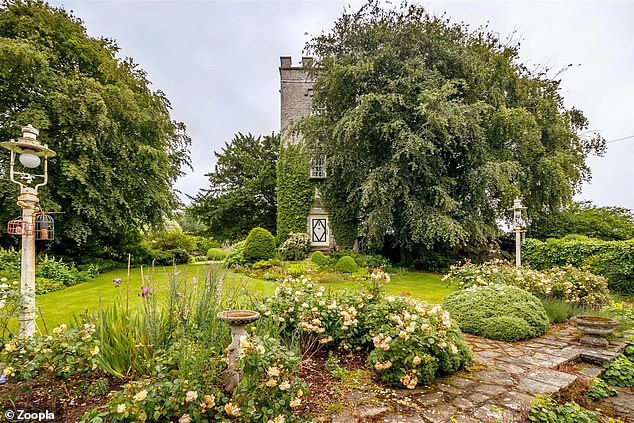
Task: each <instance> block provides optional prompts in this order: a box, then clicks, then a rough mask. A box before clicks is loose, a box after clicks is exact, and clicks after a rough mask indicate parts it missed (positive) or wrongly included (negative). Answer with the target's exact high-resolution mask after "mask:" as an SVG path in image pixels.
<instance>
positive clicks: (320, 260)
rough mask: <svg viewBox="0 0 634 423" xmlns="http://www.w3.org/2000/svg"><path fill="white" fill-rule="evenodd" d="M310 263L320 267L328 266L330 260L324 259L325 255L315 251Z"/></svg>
mask: <svg viewBox="0 0 634 423" xmlns="http://www.w3.org/2000/svg"><path fill="white" fill-rule="evenodd" d="M310 261H311V262H313V263H315V264H317V265H319V266H321V267H325V266H328V264H329V263H330V259H329V258H328V257H326V255H325V254H324V253H322V252H321V251H315V252H314V253H313V254H312V255H311V256H310Z"/></svg>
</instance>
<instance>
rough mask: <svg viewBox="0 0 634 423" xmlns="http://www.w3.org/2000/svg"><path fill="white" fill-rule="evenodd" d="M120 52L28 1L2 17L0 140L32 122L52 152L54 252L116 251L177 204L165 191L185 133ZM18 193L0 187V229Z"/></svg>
mask: <svg viewBox="0 0 634 423" xmlns="http://www.w3.org/2000/svg"><path fill="white" fill-rule="evenodd" d="M117 53H118V47H117V45H116V44H115V42H114V41H112V40H108V39H103V38H99V39H97V38H93V37H90V36H89V35H88V34H87V33H86V29H85V28H84V26H83V24H82V22H81V21H80V20H79V19H77V18H74V17H73V16H71V15H70V14H68V13H67V12H66V11H64V10H62V9H58V8H54V7H52V6H49V5H47V4H45V3H42V2H40V1H32V0H24V1H23V0H14V1H5V2H4V3H3V4H2V6H1V8H0V139H2V140H7V139H9V138H15V137H17V136H19V135H20V126H22V125H26V124H29V123H31V124H33V125H34V126H35V127H37V128H39V129H40V130H41V132H40V137H39V139H40V141H41V142H42V143H46V144H48V145H49V147H50V148H52V149H53V150H55V151H56V152H57V154H58V155H57V157H55V158H54V159H52V160H50V166H49V183H48V186H47V187H46V188H44V189H42V190H41V204H42V205H43V208H45V209H46V210H50V211H59V210H61V211H64V212H65V214H63V215H58V216H59V217H57V220H58V226H57V228H58V230H57V231H56V237H57V238H58V239H57V240H56V244H55V245H56V248H57V249H58V250H60V251H64V252H71V251H76V252H77V251H82V252H96V251H103V250H104V249H105V250H108V249H109V248H110V249H114V250H116V249H118V248H119V247H120V246H121V245H122V244H124V243H125V242H127V241H126V240H129V239H130V237H131V236H132V238H134V234H138V232H139V229H140V228H141V227H143V226H145V225H148V226H151V225H154V224H159V223H160V222H162V221H163V218H164V217H165V215H167V214H169V213H171V211H172V210H173V209H174V207H175V206H176V205H177V204H178V199H177V196H176V195H175V193H174V191H173V189H172V185H173V183H174V182H175V180H176V178H177V177H178V176H179V175H181V167H182V166H184V165H188V164H189V157H188V146H189V142H190V140H189V138H188V136H187V135H186V132H185V125H184V124H183V123H180V122H175V121H173V120H172V119H171V118H170V103H169V101H168V99H167V98H166V96H165V94H164V93H162V92H161V91H158V90H156V91H152V90H151V89H150V88H149V85H150V81H149V80H148V79H147V75H146V73H145V72H144V71H143V70H141V69H139V67H138V66H137V65H136V64H135V63H134V62H133V61H132V59H129V58H127V59H123V60H121V59H118V58H117V57H116V55H117ZM0 166H2V168H5V167H7V166H8V154H0ZM16 194H17V188H16V186H15V185H13V184H11V182H9V181H7V178H3V179H2V180H1V181H0V202H1V203H2V212H0V214H1V215H2V219H3V220H8V219H10V218H11V217H15V216H14V215H17V214H19V209H18V208H17V206H16V205H15V198H16ZM78 248H79V250H78Z"/></svg>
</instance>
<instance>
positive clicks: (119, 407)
mask: <svg viewBox="0 0 634 423" xmlns="http://www.w3.org/2000/svg"><path fill="white" fill-rule="evenodd" d="M117 413H119V414H123V413H125V404H119V405H117Z"/></svg>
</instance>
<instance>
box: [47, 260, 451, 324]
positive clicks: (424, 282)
mask: <svg viewBox="0 0 634 423" xmlns="http://www.w3.org/2000/svg"><path fill="white" fill-rule="evenodd" d="M206 268H207V266H206V264H204V263H203V264H201V263H196V264H188V265H182V266H178V268H177V271H178V272H180V273H179V277H181V278H184V280H189V281H191V280H192V278H193V277H197V278H198V279H201V278H203V277H204V273H205V269H206ZM173 272H174V269H173V268H172V267H160V268H155V269H154V271H152V270H151V269H146V268H144V275H147V276H150V279H151V281H152V287H153V288H154V290H155V291H156V292H157V295H160V293H161V292H163V293H164V292H165V291H166V289H165V287H166V286H167V282H168V280H169V279H170V275H171V274H173ZM115 278H121V279H122V280H123V281H124V284H122V285H121V286H120V287H119V288H115V286H114V283H113V280H114V279H115ZM127 279H128V277H127V271H126V270H113V271H111V272H106V273H103V274H101V275H98V276H97V277H96V278H94V279H92V280H90V281H88V282H84V283H81V284H78V285H75V286H71V287H69V288H66V289H64V290H62V291H57V292H51V293H49V294H44V295H39V296H38V297H37V299H36V305H37V307H38V308H39V309H40V310H41V313H42V316H43V318H44V323H45V324H46V326H47V327H48V330H49V331H50V330H51V329H52V328H53V327H55V326H58V325H60V324H62V323H65V322H68V321H70V320H71V318H72V316H73V315H78V314H80V313H82V312H84V311H86V310H88V311H89V312H97V311H98V310H99V300H100V298H101V302H102V306H103V307H104V308H105V307H107V306H108V305H111V304H113V303H114V302H115V301H125V299H126V292H127V289H126V285H125V281H127ZM141 280H142V278H141V269H139V268H137V269H132V271H131V274H130V290H129V297H128V299H129V303H130V306H131V307H137V306H139V305H141V304H142V299H141V298H140V297H139V293H140V287H141ZM323 285H324V286H326V287H329V288H332V289H334V290H356V289H358V287H359V283H357V282H353V281H345V280H342V278H338V281H335V282H328V283H324V284H323ZM275 287H276V283H275V282H272V281H265V280H262V279H253V278H250V277H247V276H244V275H242V274H237V273H233V272H229V271H228V272H227V274H226V282H225V288H227V289H240V290H243V289H244V290H248V291H250V292H254V293H259V294H264V295H271V294H272V293H273V292H274V291H275ZM454 289H455V288H453V287H450V286H447V284H446V283H445V282H442V281H441V276H440V275H437V274H432V273H419V272H407V273H405V274H403V275H401V276H398V275H395V276H393V277H392V280H391V281H390V283H389V284H388V285H387V286H386V290H387V292H388V293H389V294H392V295H411V296H412V297H416V298H420V299H423V300H425V301H427V302H430V303H440V302H441V301H442V299H443V298H444V297H445V296H446V295H447V294H449V293H450V292H452V291H453V290H454ZM38 325H39V327H40V329H43V322H42V319H41V318H39V316H38Z"/></svg>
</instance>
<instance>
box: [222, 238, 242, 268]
mask: <svg viewBox="0 0 634 423" xmlns="http://www.w3.org/2000/svg"><path fill="white" fill-rule="evenodd" d="M245 243H246V241H240V242H236V243H235V244H233V246H231V250H229V253H228V254H227V258H226V259H225V264H226V265H227V267H235V266H242V265H243V264H245V263H246V259H245V258H244V244H245Z"/></svg>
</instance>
